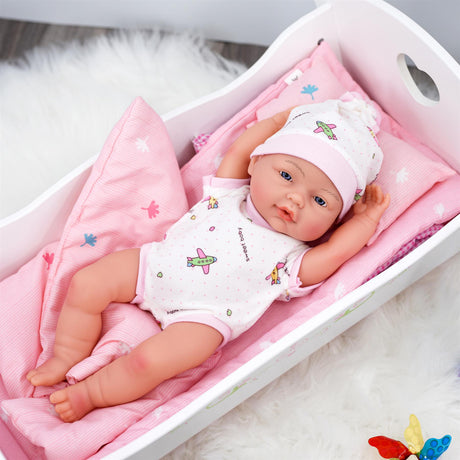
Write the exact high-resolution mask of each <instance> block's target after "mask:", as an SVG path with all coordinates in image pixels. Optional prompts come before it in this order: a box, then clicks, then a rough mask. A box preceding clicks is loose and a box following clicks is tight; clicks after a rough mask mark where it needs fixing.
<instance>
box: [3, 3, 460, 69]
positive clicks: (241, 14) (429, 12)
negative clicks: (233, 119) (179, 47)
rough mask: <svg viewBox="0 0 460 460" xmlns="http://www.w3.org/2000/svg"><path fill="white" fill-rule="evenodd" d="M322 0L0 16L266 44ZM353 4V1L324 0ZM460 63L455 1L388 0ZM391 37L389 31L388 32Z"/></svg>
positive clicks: (38, 10) (6, 11) (32, 9)
mask: <svg viewBox="0 0 460 460" xmlns="http://www.w3.org/2000/svg"><path fill="white" fill-rule="evenodd" d="M326 1H327V0H0V17H3V18H8V19H19V20H27V21H38V22H46V23H60V24H69V25H70V24H72V25H90V26H101V27H127V28H137V27H141V28H150V27H152V26H154V25H155V26H161V27H163V28H165V29H167V30H185V29H188V30H200V31H202V32H203V34H204V35H205V36H206V37H207V38H211V39H217V40H225V41H233V42H239V43H253V44H259V45H269V44H270V43H271V42H272V41H273V40H274V39H275V38H276V37H277V36H278V34H279V33H280V32H281V31H282V30H284V29H285V28H286V27H287V26H288V25H289V24H291V23H292V22H294V21H295V20H296V19H298V18H299V17H300V16H303V15H304V14H306V13H308V12H310V11H312V10H313V9H314V8H315V7H316V5H317V4H322V3H326ZM329 1H353V0H329ZM387 3H389V4H391V5H393V6H395V7H396V8H398V9H399V10H400V11H402V12H403V13H405V14H406V15H407V16H409V17H410V18H411V19H413V20H414V21H415V22H417V23H418V24H419V25H420V26H422V27H423V28H424V29H425V30H426V31H427V32H428V33H429V34H430V35H432V36H433V38H435V39H436V40H437V41H438V42H439V43H440V44H441V45H442V46H443V47H444V48H445V49H446V50H447V51H448V52H449V53H450V54H451V55H452V56H453V57H454V58H455V59H456V60H457V61H460V32H459V30H460V29H459V25H458V21H459V18H460V0H387ZM389 33H391V31H389Z"/></svg>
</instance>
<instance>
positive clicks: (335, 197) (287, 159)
mask: <svg viewBox="0 0 460 460" xmlns="http://www.w3.org/2000/svg"><path fill="white" fill-rule="evenodd" d="M347 96H348V95H347ZM348 99H349V100H346V101H345V100H329V101H326V102H323V103H320V104H311V105H305V106H300V107H297V108H295V109H293V110H292V111H291V113H290V115H289V118H288V120H287V122H286V124H285V125H284V127H283V128H282V129H280V130H279V131H278V132H277V133H276V134H275V135H273V136H271V137H270V138H268V139H267V140H266V141H265V143H264V144H262V145H259V146H258V147H257V148H256V149H255V150H254V152H253V153H252V155H251V163H250V166H249V174H250V175H251V195H250V196H251V200H252V202H253V204H254V206H255V208H256V209H257V211H258V212H259V213H260V214H261V216H262V217H263V218H264V219H265V220H266V221H267V222H268V223H269V224H270V225H271V226H272V227H273V228H274V229H275V230H277V231H280V232H282V233H286V234H288V235H290V236H293V237H294V238H297V239H299V240H302V241H313V240H315V239H317V238H319V237H321V236H322V235H323V234H324V233H326V231H327V230H328V229H329V228H330V227H331V226H332V225H333V224H334V223H335V222H336V221H337V219H339V220H340V219H342V218H343V217H344V215H345V214H346V213H347V212H348V210H349V209H350V208H351V206H352V205H353V204H354V203H355V201H357V200H358V199H360V198H361V196H362V194H363V193H364V190H365V188H366V186H367V185H368V184H370V183H371V182H372V181H374V180H375V178H376V177H377V174H378V171H379V169H380V166H381V163H382V158H383V154H382V151H381V149H380V147H379V146H378V143H377V139H376V137H375V134H374V133H375V132H377V131H378V126H377V124H376V118H377V112H376V110H375V109H373V108H372V107H371V106H369V105H368V104H366V103H365V102H364V101H363V100H362V99H357V98H353V97H351V96H350V97H348Z"/></svg>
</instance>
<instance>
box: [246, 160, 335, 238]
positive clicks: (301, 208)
mask: <svg viewBox="0 0 460 460" xmlns="http://www.w3.org/2000/svg"><path fill="white" fill-rule="evenodd" d="M248 172H249V174H250V175H251V184H250V193H251V200H252V202H253V204H254V206H255V208H256V209H257V211H258V212H259V214H260V215H261V216H262V217H263V218H264V219H265V220H266V221H267V222H268V224H269V225H270V226H271V227H272V228H273V229H274V230H276V231H278V232H280V233H284V234H286V235H289V236H292V237H293V238H296V239H298V240H299V241H314V240H316V239H318V238H319V237H321V236H322V235H324V233H326V231H327V230H328V229H329V228H330V227H331V226H332V224H333V223H334V222H335V220H336V219H337V217H338V216H339V214H340V211H341V210H342V205H343V203H342V198H341V197H340V194H339V192H338V191H337V189H336V187H335V185H334V184H333V183H332V182H331V180H330V179H329V177H328V176H326V174H325V173H323V171H321V169H319V168H318V167H317V166H315V165H313V164H312V163H310V162H309V161H306V160H303V159H301V158H297V157H294V156H291V155H284V154H273V155H262V156H256V157H253V158H251V162H250V164H249V169H248Z"/></svg>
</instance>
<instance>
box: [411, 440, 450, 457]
mask: <svg viewBox="0 0 460 460" xmlns="http://www.w3.org/2000/svg"><path fill="white" fill-rule="evenodd" d="M451 441H452V436H450V435H449V434H446V435H445V436H444V437H442V438H441V439H436V438H430V439H428V440H427V442H426V443H425V445H424V446H423V448H422V450H421V451H420V455H419V459H420V460H436V459H437V458H439V457H440V456H441V455H442V454H443V453H444V452H445V451H446V450H447V449H448V448H449V446H450V442H451Z"/></svg>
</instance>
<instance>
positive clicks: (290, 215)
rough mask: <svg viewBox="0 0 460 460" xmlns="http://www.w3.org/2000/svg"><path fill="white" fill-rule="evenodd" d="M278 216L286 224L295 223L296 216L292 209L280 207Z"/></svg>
mask: <svg viewBox="0 0 460 460" xmlns="http://www.w3.org/2000/svg"><path fill="white" fill-rule="evenodd" d="M278 216H279V217H280V218H281V219H283V220H284V221H286V222H295V215H294V212H292V211H291V210H290V209H288V208H285V207H278Z"/></svg>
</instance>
